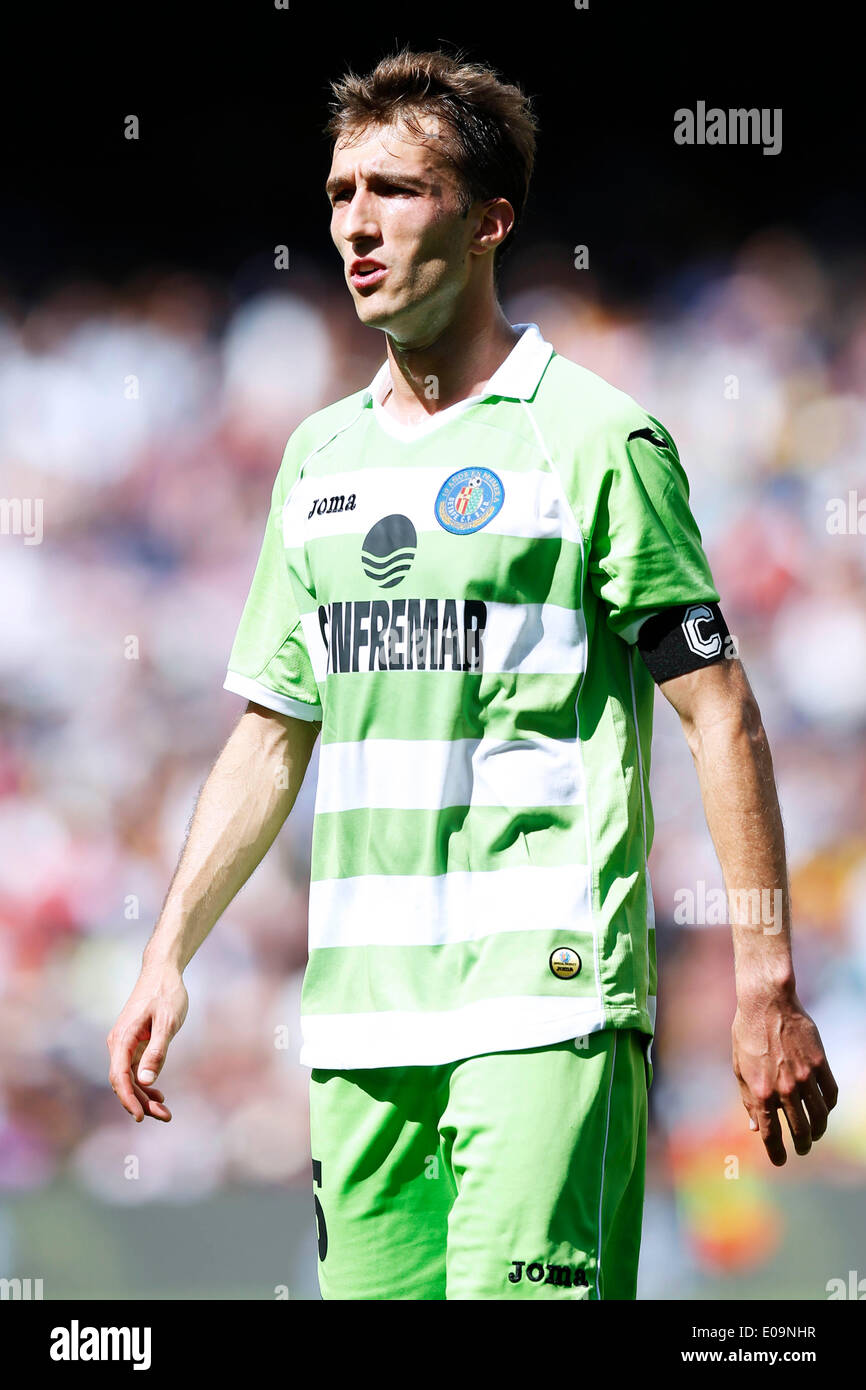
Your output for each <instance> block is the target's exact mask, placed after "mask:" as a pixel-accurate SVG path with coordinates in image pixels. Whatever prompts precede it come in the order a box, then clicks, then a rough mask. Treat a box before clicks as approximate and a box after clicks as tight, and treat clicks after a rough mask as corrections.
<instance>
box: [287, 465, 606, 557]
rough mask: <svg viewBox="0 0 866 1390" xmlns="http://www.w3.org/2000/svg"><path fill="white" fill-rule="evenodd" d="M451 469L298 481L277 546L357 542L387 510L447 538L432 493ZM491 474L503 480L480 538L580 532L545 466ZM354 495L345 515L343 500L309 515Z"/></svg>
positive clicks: (568, 536) (372, 471)
mask: <svg viewBox="0 0 866 1390" xmlns="http://www.w3.org/2000/svg"><path fill="white" fill-rule="evenodd" d="M455 471H456V469H454V468H453V467H452V466H451V465H450V464H448V463H444V464H442V465H441V466H440V467H438V468H415V467H412V468H407V467H406V466H405V464H397V465H395V466H394V467H393V468H360V469H355V470H351V471H348V472H343V473H325V474H316V475H311V476H303V477H301V478H299V479H298V481H297V482H296V484H295V486H294V487H293V488H292V490H291V492H290V493H289V496H288V497H287V498H286V501H285V503H284V505H283V544H284V545H285V546H286V547H287V548H288V549H301V548H302V547H303V546H304V544H307V545H309V544H310V543H311V542H313V541H316V540H318V539H319V538H320V537H322V536H349V535H352V536H358V537H359V538H361V539H363V537H364V536H365V535H366V534H367V532H368V531H369V530H370V528H371V526H373V525H375V523H376V522H377V521H381V519H382V517H383V516H387V515H388V514H389V513H391V512H401V513H403V514H404V515H405V516H408V517H409V519H410V520H411V521H412V524H413V525H414V526H415V529H416V531H421V532H425V531H432V532H434V533H438V534H439V535H440V536H447V535H449V532H447V531H446V530H445V529H444V527H442V526H440V525H439V522H438V521H437V520H436V516H435V510H434V509H435V505H436V497H437V494H438V492H439V489H440V488H441V486H442V484H443V483H444V482H445V480H446V478H448V477H450V475H451V474H452V473H454V472H455ZM494 471H495V473H496V476H497V477H498V478H499V480H500V482H501V483H502V487H503V491H504V500H503V503H502V506H501V507H500V509H499V511H498V512H497V514H496V516H494V517H493V518H492V520H490V521H488V522H487V523H486V524H485V526H484V527H483V528H482V529H483V533H484V534H485V535H500V536H531V537H533V538H534V539H537V540H542V539H547V538H561V539H563V540H567V541H575V542H579V540H580V532H579V531H577V533H576V534H575V522H574V518H573V516H572V514H571V509H570V508H568V507H563V505H562V495H561V490H560V488H559V486H558V484H557V481H556V479H555V478H553V477H552V476H551V474H550V472H549V470H548V469H546V468H529V469H525V470H522V471H516V470H511V469H503V468H497V469H495V470H494ZM353 494H354V497H355V503H354V507H352V508H351V509H350V510H348V511H347V510H346V508H345V502H344V504H343V510H342V511H334V512H323V513H322V514H321V515H318V514H316V515H314V516H310V515H309V513H310V511H311V509H312V507H313V506H314V504H316V503H317V502H321V501H322V499H325V500H326V501H328V499H331V498H339V497H343V498H344V499H345V501H348V500H349V499H350V497H351V496H352V495H353ZM329 505H330V502H329ZM469 534H470V535H471V534H473V533H469ZM478 534H481V532H480V531H479V532H478ZM467 538H468V537H464V538H463V539H467ZM458 539H460V538H459V537H458Z"/></svg>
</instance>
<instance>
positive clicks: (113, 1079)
mask: <svg viewBox="0 0 866 1390" xmlns="http://www.w3.org/2000/svg"><path fill="white" fill-rule="evenodd" d="M107 1042H108V1050H109V1053H110V1057H111V1066H110V1069H109V1072H108V1080H109V1081H110V1083H111V1089H112V1090H113V1091H114V1094H115V1095H116V1096H117V1099H118V1100H119V1101H120V1103H121V1105H122V1106H123V1107H124V1109H125V1110H128V1111H129V1113H130V1115H132V1117H133V1119H135V1120H143V1119H144V1110H143V1109H142V1106H141V1103H140V1101H139V1100H138V1099H137V1098H136V1095H135V1092H134V1090H133V1083H132V1065H131V1063H132V1056H133V1053H134V1051H135V1048H136V1043H137V1036H136V1032H135V1030H130V1029H126V1030H125V1031H124V1032H122V1033H120V1034H115V1033H113V1032H112V1033H109V1035H108V1038H107Z"/></svg>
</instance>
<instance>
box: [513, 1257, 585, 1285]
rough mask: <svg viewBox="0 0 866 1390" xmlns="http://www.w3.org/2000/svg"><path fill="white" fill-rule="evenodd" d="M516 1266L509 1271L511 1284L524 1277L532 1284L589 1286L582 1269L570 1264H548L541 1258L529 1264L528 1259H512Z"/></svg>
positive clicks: (518, 1281)
mask: <svg viewBox="0 0 866 1390" xmlns="http://www.w3.org/2000/svg"><path fill="white" fill-rule="evenodd" d="M511 1263H512V1264H513V1265H514V1268H513V1269H512V1270H511V1271H510V1272H509V1275H508V1282H509V1284H519V1283H520V1281H521V1279H522V1278H523V1277H524V1270H525V1271H526V1278H527V1279H528V1280H529V1282H530V1284H558V1285H559V1287H560V1288H564V1289H577V1288H584V1289H586V1288H589V1284H588V1283H587V1278H586V1275H585V1274H584V1272H583V1270H582V1269H572V1268H571V1266H570V1265H546V1264H543V1263H542V1262H541V1261H540V1260H536V1261H534V1262H533V1263H532V1264H527V1262H526V1260H512V1261H511Z"/></svg>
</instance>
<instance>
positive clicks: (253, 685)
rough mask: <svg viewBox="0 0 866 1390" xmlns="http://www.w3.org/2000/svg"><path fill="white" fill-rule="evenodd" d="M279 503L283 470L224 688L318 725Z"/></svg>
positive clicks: (318, 710)
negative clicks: (287, 561) (314, 721)
mask: <svg viewBox="0 0 866 1390" xmlns="http://www.w3.org/2000/svg"><path fill="white" fill-rule="evenodd" d="M283 501H284V468H281V469H280V472H279V473H278V475H277V480H276V482H275V483H274V488H273V492H272V493H271V506H270V511H269V514H268V520H267V525H266V527H265V535H264V539H263V541H262V546H261V550H260V552H259V559H258V563H257V565H256V569H255V573H254V575H253V581H252V584H251V585H250V591H249V594H248V595H247V600H246V603H245V605H244V609H243V613H242V615H241V620H240V623H239V625H238V629H237V633H236V635H235V640H234V645H233V646H232V650H231V655H230V656H229V663H228V674H227V676H226V679H225V681H224V683H223V688H224V689H225V690H231V691H233V692H234V694H236V695H243V696H245V697H246V699H248V700H254V701H255V702H256V703H257V704H260V705H264V706H265V707H266V708H268V709H273V710H277V711H278V712H279V713H280V714H290V715H293V716H294V717H295V718H296V719H309V720H317V721H320V720H321V718H322V706H321V703H320V698H319V691H318V687H317V685H316V681H315V677H314V675H313V668H312V664H311V662H310V656H309V652H308V650H307V645H306V642H305V640H304V630H303V624H302V622H301V615H300V612H299V611H298V606H297V603H296V600H295V596H294V592H293V589H292V583H291V578H290V576H289V570H288V565H287V563H286V553H285V549H284V546H283V534H282V510H283Z"/></svg>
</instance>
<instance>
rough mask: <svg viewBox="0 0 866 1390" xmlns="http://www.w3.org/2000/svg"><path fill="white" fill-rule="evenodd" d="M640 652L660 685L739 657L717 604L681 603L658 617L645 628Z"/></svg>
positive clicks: (642, 628) (640, 638) (639, 633)
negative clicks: (675, 677)
mask: <svg viewBox="0 0 866 1390" xmlns="http://www.w3.org/2000/svg"><path fill="white" fill-rule="evenodd" d="M637 648H638V651H639V652H640V654H641V656H642V657H643V659H644V662H645V664H646V668H647V670H648V671H649V673H650V675H651V676H652V678H653V680H654V681H655V683H656V685H661V683H662V681H669V680H672V679H673V677H674V676H684V675H686V673H687V672H688V671H697V670H699V669H700V668H701V667H702V666H711V665H712V664H713V662H715V661H724V659H725V658H726V657H730V656H736V654H737V653H736V644H735V642H734V639H733V638H732V637H731V634H730V633H729V631H728V625H727V623H726V622H725V620H724V618H723V617H722V612H721V609H720V608H719V605H718V604H717V603H681V604H678V605H677V607H675V608H665V609H664V610H663V611H662V612H661V613H656V614H654V615H653V617H651V618H647V620H646V622H645V623H643V624H642V625H641V628H640V631H639V632H638V635H637Z"/></svg>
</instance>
